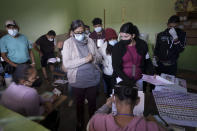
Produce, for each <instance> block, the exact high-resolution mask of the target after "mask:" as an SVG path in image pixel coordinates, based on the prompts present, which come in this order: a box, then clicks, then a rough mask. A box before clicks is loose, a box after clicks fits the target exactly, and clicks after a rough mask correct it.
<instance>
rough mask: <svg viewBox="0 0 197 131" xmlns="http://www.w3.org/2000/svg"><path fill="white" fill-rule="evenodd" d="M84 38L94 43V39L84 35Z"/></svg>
mask: <svg viewBox="0 0 197 131" xmlns="http://www.w3.org/2000/svg"><path fill="white" fill-rule="evenodd" d="M86 39H87V40H88V42H91V43H94V40H93V39H92V38H90V37H86Z"/></svg>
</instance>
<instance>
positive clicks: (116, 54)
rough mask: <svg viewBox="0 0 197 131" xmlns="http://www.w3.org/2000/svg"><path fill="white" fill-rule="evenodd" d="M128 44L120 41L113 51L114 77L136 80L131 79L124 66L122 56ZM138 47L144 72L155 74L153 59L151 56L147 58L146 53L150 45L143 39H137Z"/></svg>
mask: <svg viewBox="0 0 197 131" xmlns="http://www.w3.org/2000/svg"><path fill="white" fill-rule="evenodd" d="M126 46H128V44H124V43H121V41H120V42H118V43H117V44H116V45H115V46H114V48H113V51H112V66H113V69H114V77H120V78H121V79H122V80H123V81H125V82H130V81H134V80H133V79H130V78H129V77H128V76H127V75H126V74H125V73H124V72H123V67H122V57H123V56H124V55H125V53H126ZM136 49H137V53H138V54H139V55H141V56H142V61H141V65H140V68H141V70H142V73H144V74H150V75H153V74H154V69H153V65H152V61H151V59H150V58H148V59H146V55H147V53H148V45H147V43H146V42H145V41H143V40H141V39H139V38H138V39H136Z"/></svg>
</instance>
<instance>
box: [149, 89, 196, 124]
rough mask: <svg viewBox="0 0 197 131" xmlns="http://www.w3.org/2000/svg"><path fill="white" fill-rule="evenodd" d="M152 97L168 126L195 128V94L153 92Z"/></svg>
mask: <svg viewBox="0 0 197 131" xmlns="http://www.w3.org/2000/svg"><path fill="white" fill-rule="evenodd" d="M153 96H154V99H155V102H156V105H157V109H158V111H159V114H160V116H161V117H162V118H163V119H164V120H165V121H166V122H167V123H168V124H176V125H182V126H191V127H197V94H193V93H183V92H159V91H153Z"/></svg>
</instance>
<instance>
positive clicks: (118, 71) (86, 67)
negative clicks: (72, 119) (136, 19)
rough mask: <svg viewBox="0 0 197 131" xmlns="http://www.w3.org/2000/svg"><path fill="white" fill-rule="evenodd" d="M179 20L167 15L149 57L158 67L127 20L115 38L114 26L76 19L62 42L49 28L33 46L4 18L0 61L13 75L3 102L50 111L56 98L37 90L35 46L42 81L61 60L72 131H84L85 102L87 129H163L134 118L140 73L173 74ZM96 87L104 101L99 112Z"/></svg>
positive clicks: (181, 41) (180, 41) (179, 47)
mask: <svg viewBox="0 0 197 131" xmlns="http://www.w3.org/2000/svg"><path fill="white" fill-rule="evenodd" d="M179 22H180V21H179V17H178V16H176V15H173V16H171V17H170V18H169V20H168V22H167V29H166V30H165V31H163V32H161V33H159V34H158V35H157V38H156V43H155V50H154V56H153V59H155V60H156V63H152V59H151V57H150V56H149V51H148V44H147V42H146V41H144V40H142V39H141V38H140V32H139V30H138V27H137V26H136V25H134V24H133V23H131V22H127V23H124V24H123V25H122V26H121V27H120V30H119V33H118V34H117V32H116V31H115V30H114V29H112V28H106V29H104V28H103V25H102V20H101V19H100V18H94V19H93V21H92V24H93V29H94V31H93V32H91V31H90V27H89V26H88V25H85V24H84V22H83V21H82V20H74V21H72V23H71V25H70V29H69V31H68V33H66V34H63V35H61V38H58V35H57V36H56V32H55V31H53V30H50V31H48V33H46V34H44V35H42V36H40V37H38V39H37V40H36V41H35V42H34V43H33V44H32V43H30V42H29V41H28V39H27V37H26V36H25V35H23V34H21V33H19V31H20V28H19V26H18V24H17V23H16V22H15V21H14V20H8V21H6V22H5V28H6V30H7V32H8V33H7V34H6V35H5V36H3V37H2V38H0V51H1V57H2V58H3V60H4V62H3V61H1V63H2V64H3V66H4V69H5V72H6V73H9V74H12V79H13V81H12V83H11V84H10V85H9V86H8V88H6V89H5V91H4V92H3V94H2V96H1V104H2V105H3V106H5V107H7V108H9V109H11V110H13V111H15V112H18V113H20V114H22V115H24V116H39V115H42V114H44V113H46V112H49V113H51V112H50V111H51V103H52V102H53V101H54V100H55V98H56V97H53V98H52V99H49V100H45V99H43V98H42V97H41V96H40V95H39V94H38V92H37V89H36V88H35V87H38V86H40V84H41V80H40V79H41V78H40V77H41V76H38V75H37V71H36V69H35V64H37V63H35V57H34V54H33V52H32V49H33V48H34V49H35V50H36V51H37V52H38V54H39V56H40V63H41V67H42V72H43V76H44V77H43V78H44V79H45V80H49V77H50V76H48V75H47V70H46V67H47V66H49V68H50V72H51V74H52V75H55V74H58V73H57V72H56V70H55V68H56V67H55V64H54V63H55V62H57V61H58V60H57V58H56V57H58V58H61V61H62V65H61V73H63V75H62V76H67V79H68V87H69V90H70V91H69V92H70V93H69V94H70V95H71V96H72V94H73V96H74V100H75V103H76V116H77V118H76V119H77V124H76V131H83V130H85V128H86V125H85V116H84V115H85V114H84V112H85V111H84V102H85V100H87V101H88V114H89V120H90V121H89V125H88V128H89V131H112V130H113V131H133V130H137V131H145V130H149V131H160V130H165V129H164V128H163V127H161V126H160V125H158V124H156V123H155V122H152V121H147V120H146V119H145V118H144V117H139V116H134V115H133V109H134V107H135V105H137V104H138V103H139V101H140V99H139V97H138V90H143V87H144V86H145V83H144V82H143V81H142V79H141V78H142V74H148V75H156V74H161V73H166V74H172V75H176V72H177V60H178V57H179V54H180V53H181V52H182V51H183V50H184V47H185V41H186V38H185V37H186V33H185V32H184V31H182V30H181V29H179V28H178V24H179ZM100 85H103V86H104V94H105V96H106V98H108V99H107V102H106V104H104V105H103V106H102V107H101V108H99V109H98V110H97V109H96V105H97V100H96V98H97V96H98V94H97V92H98V90H99V88H100ZM111 94H113V95H111ZM112 103H115V106H116V108H117V112H116V114H113V113H111V108H112ZM96 110H97V111H96Z"/></svg>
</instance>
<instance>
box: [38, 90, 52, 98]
mask: <svg viewBox="0 0 197 131" xmlns="http://www.w3.org/2000/svg"><path fill="white" fill-rule="evenodd" d="M53 95H54V94H53V92H49V91H46V92H44V93H43V94H41V96H42V98H44V99H50V98H51V97H52V96H53Z"/></svg>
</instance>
